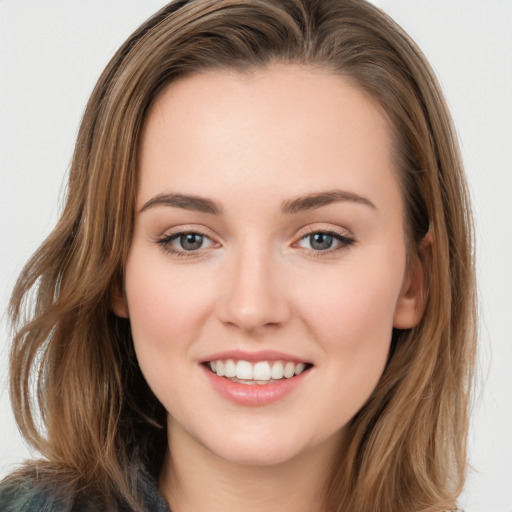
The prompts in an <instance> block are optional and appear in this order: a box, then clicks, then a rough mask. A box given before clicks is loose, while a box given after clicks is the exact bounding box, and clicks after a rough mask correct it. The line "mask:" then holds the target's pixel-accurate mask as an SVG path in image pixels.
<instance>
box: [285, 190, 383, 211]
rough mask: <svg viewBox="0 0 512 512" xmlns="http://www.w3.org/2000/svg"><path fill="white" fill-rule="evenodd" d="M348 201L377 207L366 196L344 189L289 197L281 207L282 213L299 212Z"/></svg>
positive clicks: (374, 208) (373, 207)
mask: <svg viewBox="0 0 512 512" xmlns="http://www.w3.org/2000/svg"><path fill="white" fill-rule="evenodd" d="M340 202H350V203H356V204H362V205H365V206H369V207H370V208H372V209H373V210H376V209H377V207H376V206H375V205H374V204H373V203H372V202H371V201H370V200H369V199H367V198H366V197H362V196H360V195H358V194H355V193H353V192H347V191H345V190H329V191H326V192H316V193H313V194H308V195H305V196H301V197H297V198H295V199H290V200H288V201H284V202H283V203H282V206H281V209H282V211H283V213H291V214H293V213H299V212H302V211H306V210H315V209H316V208H321V207H322V206H327V205H329V204H333V203H340Z"/></svg>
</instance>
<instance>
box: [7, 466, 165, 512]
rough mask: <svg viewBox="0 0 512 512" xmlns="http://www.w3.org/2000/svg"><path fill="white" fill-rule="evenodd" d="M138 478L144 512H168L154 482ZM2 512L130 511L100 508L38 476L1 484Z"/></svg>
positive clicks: (128, 511)
mask: <svg viewBox="0 0 512 512" xmlns="http://www.w3.org/2000/svg"><path fill="white" fill-rule="evenodd" d="M139 477H140V478H138V487H139V495H140V497H141V501H142V503H143V505H144V508H145V510H146V511H147V512H171V511H170V509H169V507H168V505H167V502H166V501H165V499H164V498H163V496H162V495H161V494H160V493H159V491H158V487H157V482H156V480H155V479H154V478H152V477H150V476H148V475H147V474H146V475H143V474H142V473H141V474H140V475H139ZM0 511H1V512H132V508H131V507H129V506H127V505H125V504H121V503H119V504H118V505H117V506H116V507H115V511H113V510H112V508H111V507H110V508H109V509H108V511H107V509H105V508H103V509H102V508H99V507H98V502H97V501H96V500H94V499H93V498H92V497H90V498H89V497H87V496H79V497H77V496H76V495H75V494H74V493H70V492H68V491H66V490H65V489H59V488H56V487H55V485H52V483H51V482H50V481H49V479H48V475H46V476H45V478H43V479H41V478H39V477H38V476H37V474H32V475H29V476H26V477H14V478H9V477H8V478H6V479H5V480H3V481H2V482H0Z"/></svg>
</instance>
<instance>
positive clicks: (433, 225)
mask: <svg viewBox="0 0 512 512" xmlns="http://www.w3.org/2000/svg"><path fill="white" fill-rule="evenodd" d="M471 248H472V246H471V223H470V212H469V205H468V199H467V193H466V188H465V181H464V176H463V172H462V167H461V164H460V158H459V155H458V150H457V144H456V140H455V137H454V135H453V129H452V127H451V122H450V118H449V115H448V112H447V109H446V106H445V104H444V101H443V99H442V95H441V93H440V91H439V87H438V85H437V82H436V80H435V77H434V76H433V73H432V71H431V70H430V68H429V66H428V65H427V64H426V62H425V60H424V58H423V57H422V55H421V54H420V52H419V51H418V50H417V49H416V47H415V46H414V44H413V43H412V42H411V41H410V39H409V38H408V37H407V36H406V35H405V34H404V33H403V31H401V29H400V28H399V27H397V26H396V25H395V24H394V23H393V22H392V21H391V20H390V19H389V18H387V17H386V16H385V15H383V14H382V13H381V12H380V11H379V10H378V9H376V8H375V7H372V6H371V5H369V4H367V3H365V2H361V1H354V0H336V1H326V0H322V1H306V0H304V1H299V0H289V1H284V0H283V1H281V2H266V1H263V2H262V1H255V0H245V1H233V0H221V1H218V0H216V1H213V0H212V1H208V0H204V1H203V0H196V1H190V2H173V3H171V4H169V5H168V6H167V7H165V8H164V9H162V10H161V11H160V12H159V13H157V14H156V15H155V16H154V17H153V18H151V19H150V20H149V21H148V22H146V23H145V24H144V25H143V26H142V27H141V28H140V29H139V30H137V31H136V32H135V34H134V35H133V36H132V37H130V38H129V40H128V41H127V42H126V43H125V44H124V45H123V46H122V48H121V49H120V50H119V51H118V53H117V54H116V55H115V56H114V58H113V59H112V61H111V63H110V64H109V65H108V67H107V69H106V70H105V72H104V73H103V75H102V77H101V78H100V80H99V82H98V84H97V86H96V88H95V90H94V92H93V94H92V96H91V99H90V101H89V104H88V107H87V110H86V113H85V116H84V119H83V122H82V126H81V129H80V132H79V136H78V141H77V145H76V150H75V154H74V158H73V162H72V168H71V173H70V178H69V190H68V199H67V202H66V205H65V208H64V211H63V214H62V217H61V220H60V221H59V223H58V225H57V226H56V228H55V230H54V231H53V233H52V234H51V235H50V237H49V238H48V240H47V241H46V242H45V243H44V244H43V246H42V247H41V248H40V250H39V251H38V252H37V253H36V255H35V256H34V257H33V259H32V260H31V261H30V262H29V263H28V265H27V267H26V268H25V270H24V272H23V273H22V276H21V277H20V279H19V281H18V284H17V286H16V288H15V291H14V294H13V299H12V315H13V320H14V323H15V324H16V325H18V331H17V334H16V337H15V339H14V343H13V351H12V359H11V392H12V400H13V404H14V410H15V413H16V415H17V420H18V423H19V425H20V428H21V430H22V432H23V433H24V435H25V437H26V438H27V440H28V441H29V442H30V443H31V444H32V445H33V446H34V447H35V448H36V449H37V450H39V451H40V452H41V454H42V455H43V457H44V461H39V462H34V463H32V464H30V465H29V466H27V467H25V468H23V469H21V470H19V471H18V472H17V473H15V474H13V475H11V476H10V477H9V478H7V479H6V481H5V482H4V483H3V485H2V491H1V492H0V503H1V504H2V507H3V509H7V510H30V509H31V508H30V507H32V509H35V510H40V509H44V507H47V509H48V510H59V509H62V510H88V509H91V510H102V509H105V510H115V509H125V510H126V509H129V510H168V508H170V509H172V510H173V511H174V512H184V511H188V510H215V509H216V508H218V509H219V510H220V509H222V510H230V509H235V508H237V509H241V510H247V511H249V510H283V511H286V510H295V511H297V510H304V511H306V510H307V511H314V510H322V511H324V510H328V511H330V510H340V511H341V510H358V511H371V510H379V511H394V512H396V511H411V510H418V511H420V510H422V511H423V510H425V511H426V510H429V511H440V510H453V509H454V508H455V507H456V498H457V496H458V494H459V493H460V491H461V489H462V485H463V482H464V476H465V464H466V454H465V443H466V431H467V404H468V390H469V386H470V376H471V372H472V368H473V358H474V341H475V340H474V288H473V265H472V254H471ZM34 287H35V288H36V289H37V296H36V300H35V302H34V307H33V312H32V315H31V317H30V319H29V321H27V322H24V321H23V320H22V318H21V317H22V315H21V312H22V308H23V306H24V305H25V304H26V303H27V300H28V294H29V292H30V291H31V290H32V289H33V288H34ZM30 374H36V375H38V379H39V380H38V390H37V394H36V398H37V402H36V403H35V404H34V401H33V399H32V398H31V389H32V388H31V385H30V383H31V381H30V378H29V375H30ZM34 407H38V408H39V409H40V411H41V414H42V418H43V420H44V427H45V429H46V433H45V434H44V435H43V433H41V432H40V431H39V430H38V429H37V428H36V425H35V420H34V413H35V410H34Z"/></svg>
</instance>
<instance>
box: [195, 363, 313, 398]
mask: <svg viewBox="0 0 512 512" xmlns="http://www.w3.org/2000/svg"><path fill="white" fill-rule="evenodd" d="M203 371H204V372H205V374H206V376H207V378H208V379H209V381H210V384H211V385H212V387H213V389H214V390H215V391H217V393H219V394H220V395H221V396H223V397H224V398H227V399H228V400H230V401H231V402H234V403H236V404H239V405H253V406H254V405H267V404H271V403H274V402H277V401H279V400H281V399H283V398H284V397H286V396H287V395H289V394H290V393H291V392H292V391H293V390H294V389H295V388H296V387H297V386H299V385H300V383H301V382H302V381H303V380H304V378H305V376H306V374H308V373H309V370H306V371H304V372H302V373H301V374H300V375H297V376H295V377H291V378H290V379H281V380H278V381H276V382H271V383H269V384H240V383H238V382H232V381H231V380H229V379H226V378H225V377H219V376H218V375H217V374H215V373H213V372H211V371H210V370H208V369H207V368H205V367H204V366H203Z"/></svg>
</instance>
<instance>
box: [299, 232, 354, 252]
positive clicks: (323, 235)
mask: <svg viewBox="0 0 512 512" xmlns="http://www.w3.org/2000/svg"><path fill="white" fill-rule="evenodd" d="M353 243H354V239H353V238H350V237H347V236H343V235H340V234H339V233H332V232H327V231H317V232H315V233H311V234H309V235H306V236H304V237H302V238H301V239H300V240H299V243H298V245H299V246H300V247H303V248H304V249H310V250H312V251H315V252H328V251H332V250H337V249H342V248H344V247H346V246H348V245H352V244H353Z"/></svg>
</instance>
